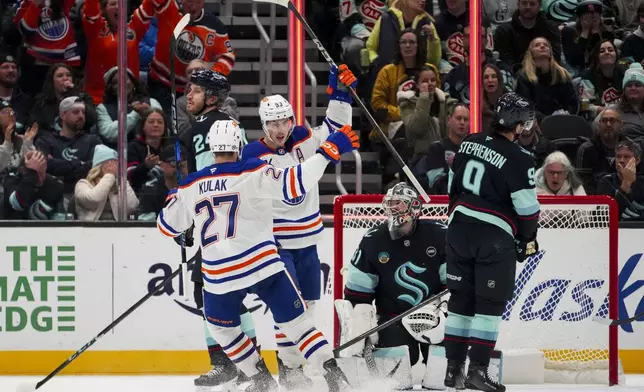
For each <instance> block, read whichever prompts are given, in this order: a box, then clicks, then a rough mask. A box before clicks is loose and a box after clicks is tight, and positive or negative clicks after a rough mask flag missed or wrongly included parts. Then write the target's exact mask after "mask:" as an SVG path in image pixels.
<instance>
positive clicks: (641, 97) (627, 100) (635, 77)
mask: <svg viewBox="0 0 644 392" xmlns="http://www.w3.org/2000/svg"><path fill="white" fill-rule="evenodd" d="M622 91H623V92H622V97H621V99H620V101H619V104H618V105H617V111H618V112H619V114H620V118H621V120H622V132H623V134H624V135H625V136H627V137H629V138H631V139H638V138H642V137H644V121H642V119H641V115H642V113H644V69H643V68H642V65H641V64H640V63H633V64H631V66H630V67H629V68H628V69H627V70H626V72H625V73H624V81H623V82H622Z"/></svg>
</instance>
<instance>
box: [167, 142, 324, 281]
mask: <svg viewBox="0 0 644 392" xmlns="http://www.w3.org/2000/svg"><path fill="white" fill-rule="evenodd" d="M328 163H329V161H328V160H327V159H326V158H325V157H324V156H322V155H320V154H316V155H315V156H314V157H312V158H311V159H309V160H307V161H306V162H304V163H302V164H301V165H297V166H295V167H290V168H286V169H279V168H276V167H274V166H271V165H269V164H267V163H266V162H264V161H261V160H259V159H246V160H244V161H238V162H231V163H222V164H215V165H212V166H208V167H206V168H204V169H203V170H200V171H197V172H194V173H192V174H190V175H189V176H187V177H186V178H185V179H184V180H183V181H182V182H181V185H180V186H179V187H178V188H176V189H173V190H172V191H171V192H170V193H169V194H168V200H167V202H166V206H165V207H164V208H163V210H162V211H161V213H160V214H159V217H158V218H157V227H158V228H159V230H160V231H161V233H162V234H164V235H165V236H168V237H176V236H178V235H180V234H181V233H182V232H184V231H185V230H187V229H189V228H190V226H191V225H192V224H193V221H194V225H195V228H194V237H195V245H197V244H199V242H200V246H201V255H202V259H203V262H202V268H201V271H202V274H203V280H204V289H205V290H206V291H208V292H210V293H214V294H223V293H228V292H231V291H235V290H240V289H243V288H247V287H250V286H252V285H254V284H256V283H258V282H260V281H262V280H264V279H266V278H267V277H269V276H271V275H273V274H276V273H278V272H279V271H282V270H284V264H283V263H282V261H281V260H280V257H279V255H278V253H277V246H276V244H275V239H274V237H273V209H272V206H271V203H272V201H273V199H275V200H291V199H294V198H297V197H302V196H303V195H304V194H305V193H306V192H307V191H310V190H311V189H312V188H314V187H315V186H316V184H317V182H318V181H319V180H320V178H321V177H322V174H324V170H325V168H326V166H327V164H328Z"/></svg>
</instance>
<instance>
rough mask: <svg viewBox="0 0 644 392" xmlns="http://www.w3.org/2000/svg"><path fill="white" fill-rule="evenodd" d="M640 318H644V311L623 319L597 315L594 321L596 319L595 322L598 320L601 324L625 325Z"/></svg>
mask: <svg viewBox="0 0 644 392" xmlns="http://www.w3.org/2000/svg"><path fill="white" fill-rule="evenodd" d="M639 319H644V312H641V313H638V314H636V315H635V316H633V317H631V318H627V319H622V320H619V319H617V320H611V319H609V318H603V317H595V318H593V321H595V322H597V323H599V324H604V325H608V326H614V325H616V326H620V325H624V324H630V323H632V322H633V321H637V320H639Z"/></svg>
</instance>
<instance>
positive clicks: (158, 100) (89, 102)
mask: <svg viewBox="0 0 644 392" xmlns="http://www.w3.org/2000/svg"><path fill="white" fill-rule="evenodd" d="M204 3H205V2H204V0H182V2H181V4H180V5H179V3H177V2H175V1H173V0H142V1H141V0H138V1H137V0H134V1H128V5H129V9H128V10H125V11H123V12H128V19H127V20H128V24H127V33H126V34H127V37H126V42H127V52H128V56H127V69H126V75H127V80H126V81H125V88H126V95H127V116H126V125H125V132H126V139H127V149H126V151H127V154H126V155H127V156H126V161H127V181H126V187H127V189H125V190H124V192H125V194H126V202H127V206H126V213H127V216H128V217H129V219H139V220H154V219H156V216H157V214H158V212H159V211H160V209H161V207H162V206H163V202H164V200H165V197H166V195H167V193H168V190H169V189H171V188H173V187H175V186H176V170H177V163H176V152H175V148H174V138H172V137H171V136H170V135H171V132H170V130H169V122H168V119H169V112H170V111H171V106H170V100H171V95H170V82H169V80H170V77H169V74H170V72H169V50H156V48H157V47H162V48H168V47H169V39H170V38H169V37H170V34H171V33H172V29H173V28H174V25H175V24H176V23H177V21H178V20H179V19H180V17H181V15H182V14H183V13H190V14H191V16H192V22H191V24H190V26H189V27H187V28H186V30H184V33H183V34H182V36H181V37H180V38H179V43H178V45H177V55H176V61H175V73H176V80H177V90H178V93H179V95H183V93H184V89H185V86H186V81H187V79H188V78H189V75H190V74H191V73H192V72H194V71H195V70H197V69H204V68H211V69H213V70H215V71H217V72H220V73H222V74H224V75H228V74H229V73H230V71H231V70H232V68H233V67H234V62H235V54H234V50H233V47H232V45H231V43H230V41H229V39H228V35H227V30H226V26H224V25H223V23H222V22H221V20H220V19H218V18H217V16H216V15H212V14H210V13H207V12H205V10H204V6H205V4H204ZM0 11H1V13H2V14H1V16H2V18H1V20H2V34H1V36H0V39H1V41H0V53H1V54H0V199H1V200H2V208H0V219H27V220H71V219H80V220H86V221H96V220H115V218H116V217H117V216H118V214H117V212H118V211H119V203H118V201H119V199H118V189H119V186H120V185H119V181H118V177H119V175H118V174H119V173H118V154H117V150H118V148H117V147H118V132H119V122H118V113H119V106H120V105H119V102H118V101H119V99H118V90H119V77H118V76H119V72H118V66H117V65H118V64H117V59H118V55H117V47H118V40H119V39H118V37H119V28H118V15H119V12H121V11H120V10H119V6H118V2H117V0H80V1H75V0H23V1H20V2H15V3H14V2H11V1H10V2H4V1H3V2H2V8H1V10H0ZM197 41H198V42H197ZM199 45H201V46H199ZM197 46H199V48H197ZM196 49H199V50H196ZM178 109H179V110H178V128H179V129H180V130H181V133H182V134H185V133H186V132H188V131H189V128H190V121H191V120H193V118H192V117H191V115H189V114H188V113H187V112H186V110H185V109H186V99H185V97H183V96H182V97H181V98H179V108H178ZM224 109H225V108H224ZM229 109H230V110H228V112H229V113H230V114H231V115H233V116H235V117H236V118H238V116H237V115H236V113H235V112H234V110H232V109H234V106H231V105H229ZM181 140H186V138H184V137H183V135H182V136H181ZM187 140H190V138H187ZM188 150H189V148H184V147H182V150H181V157H182V158H183V159H189V157H188V156H187V154H188V153H189V151H188ZM179 167H180V169H181V170H182V172H183V174H184V175H186V174H187V164H186V162H185V161H183V162H180V164H179Z"/></svg>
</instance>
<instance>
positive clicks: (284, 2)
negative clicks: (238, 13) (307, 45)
mask: <svg viewBox="0 0 644 392" xmlns="http://www.w3.org/2000/svg"><path fill="white" fill-rule="evenodd" d="M253 1H256V2H258V3H271V4H277V5H280V6H282V7H286V8H288V9H289V10H291V12H293V14H294V15H295V17H296V18H297V19H298V20H299V21H300V23H302V26H304V29H305V30H306V32H307V33H309V36H310V37H311V39H312V40H313V43H315V46H317V47H318V50H319V51H320V53H322V56H324V59H325V60H326V62H327V63H329V65H330V66H331V67H337V66H336V64H335V61H333V59H332V58H331V56H330V55H329V53H328V52H327V51H326V49H325V48H324V45H322V42H320V40H319V39H318V37H317V35H316V34H315V33H314V32H313V29H311V26H309V24H308V23H307V22H306V19H304V17H303V16H302V14H300V11H298V10H297V8H296V7H295V6H294V5H293V3H292V2H291V1H290V0H253ZM349 92H350V93H351V96H352V97H353V100H354V101H355V102H356V103H357V104H358V106H359V107H360V109H362V112H363V113H364V114H365V116H366V117H367V119H368V120H369V122H370V123H371V126H372V127H374V128H375V129H377V130H378V133H379V134H380V138H381V139H382V141H383V143H385V146H387V149H388V150H389V152H391V155H393V157H394V159H395V160H396V162H397V163H398V165H400V167H401V168H402V170H403V172H404V173H405V175H406V176H407V178H409V181H411V183H412V185H413V186H414V188H416V190H417V191H418V193H419V194H420V195H421V196H422V197H423V199H424V200H425V203H429V201H430V199H429V196H428V195H427V192H425V190H424V189H423V187H422V186H421V185H420V183H419V182H418V180H417V179H416V176H414V174H413V173H412V172H411V170H410V169H409V167H407V164H406V163H405V161H403V160H402V158H401V157H400V154H398V151H396V149H395V148H394V146H393V145H392V144H391V142H390V141H389V138H388V137H387V135H386V134H385V133H384V132H383V131H382V129H380V126H379V125H378V122H376V120H375V119H374V118H373V116H372V115H371V112H369V109H367V106H365V104H364V102H362V100H361V99H360V97H358V93H357V92H356V90H355V89H354V88H353V87H351V86H349Z"/></svg>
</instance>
